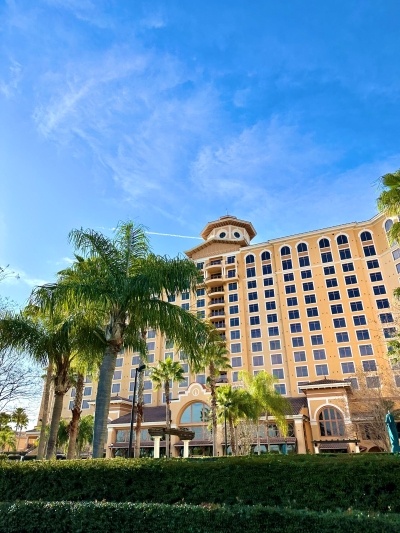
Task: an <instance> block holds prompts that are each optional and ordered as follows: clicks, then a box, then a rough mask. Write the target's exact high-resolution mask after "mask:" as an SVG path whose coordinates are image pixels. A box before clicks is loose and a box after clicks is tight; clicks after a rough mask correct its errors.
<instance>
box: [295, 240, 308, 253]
mask: <svg viewBox="0 0 400 533" xmlns="http://www.w3.org/2000/svg"><path fill="white" fill-rule="evenodd" d="M307 250H308V248H307V244H306V243H305V242H301V243H300V244H298V245H297V251H298V252H306V251H307Z"/></svg>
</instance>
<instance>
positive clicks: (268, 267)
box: [262, 265, 272, 276]
mask: <svg viewBox="0 0 400 533" xmlns="http://www.w3.org/2000/svg"><path fill="white" fill-rule="evenodd" d="M262 273H263V275H264V276H267V275H268V274H272V266H271V265H263V266H262Z"/></svg>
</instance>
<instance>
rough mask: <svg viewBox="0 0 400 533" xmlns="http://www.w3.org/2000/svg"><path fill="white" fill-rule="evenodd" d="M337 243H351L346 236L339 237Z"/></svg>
mask: <svg viewBox="0 0 400 533" xmlns="http://www.w3.org/2000/svg"><path fill="white" fill-rule="evenodd" d="M336 242H337V243H338V244H339V245H340V244H347V243H348V242H349V239H348V238H347V237H346V235H338V236H337V237H336Z"/></svg>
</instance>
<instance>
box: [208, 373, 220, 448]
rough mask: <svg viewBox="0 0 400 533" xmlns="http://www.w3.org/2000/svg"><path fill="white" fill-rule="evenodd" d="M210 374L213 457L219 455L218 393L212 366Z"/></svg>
mask: <svg viewBox="0 0 400 533" xmlns="http://www.w3.org/2000/svg"><path fill="white" fill-rule="evenodd" d="M209 373H210V392H211V422H212V446H213V457H216V455H217V428H218V425H217V393H216V384H215V376H214V373H215V369H214V367H213V365H212V364H210V366H209Z"/></svg>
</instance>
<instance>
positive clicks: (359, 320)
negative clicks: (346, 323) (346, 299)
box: [353, 315, 367, 326]
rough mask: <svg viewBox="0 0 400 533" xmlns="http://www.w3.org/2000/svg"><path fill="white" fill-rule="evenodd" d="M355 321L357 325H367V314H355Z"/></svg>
mask: <svg viewBox="0 0 400 533" xmlns="http://www.w3.org/2000/svg"><path fill="white" fill-rule="evenodd" d="M353 322H354V325H355V326H365V324H366V323H367V319H366V318H365V315H357V316H353Z"/></svg>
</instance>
